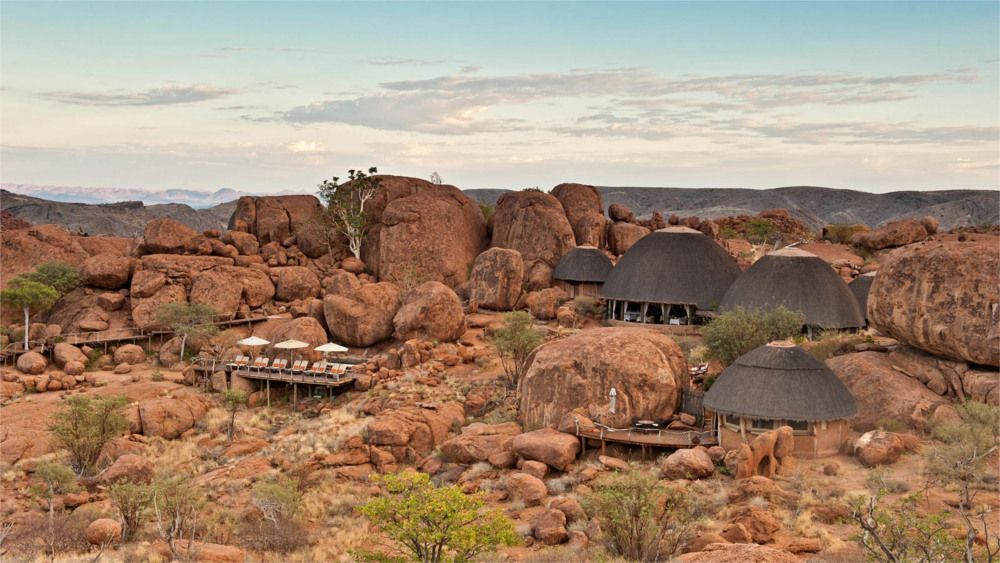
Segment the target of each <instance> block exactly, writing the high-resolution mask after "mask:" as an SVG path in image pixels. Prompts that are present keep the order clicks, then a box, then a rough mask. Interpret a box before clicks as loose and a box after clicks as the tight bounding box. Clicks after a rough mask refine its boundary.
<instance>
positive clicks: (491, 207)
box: [479, 201, 497, 221]
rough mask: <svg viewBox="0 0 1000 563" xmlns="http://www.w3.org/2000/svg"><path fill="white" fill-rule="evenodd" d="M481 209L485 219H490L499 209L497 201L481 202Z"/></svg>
mask: <svg viewBox="0 0 1000 563" xmlns="http://www.w3.org/2000/svg"><path fill="white" fill-rule="evenodd" d="M479 210H480V211H482V212H483V219H485V220H487V221H489V220H490V217H492V216H493V212H494V211H496V210H497V206H496V204H495V203H483V202H481V201H480V202H479Z"/></svg>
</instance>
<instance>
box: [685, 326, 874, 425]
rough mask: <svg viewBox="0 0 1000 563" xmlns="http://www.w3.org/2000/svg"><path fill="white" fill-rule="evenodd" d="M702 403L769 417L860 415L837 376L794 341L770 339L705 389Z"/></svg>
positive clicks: (818, 418) (814, 419)
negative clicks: (770, 340)
mask: <svg viewBox="0 0 1000 563" xmlns="http://www.w3.org/2000/svg"><path fill="white" fill-rule="evenodd" d="M703 404H704V406H705V408H706V409H709V410H712V411H714V412H717V413H722V414H727V415H735V416H744V417H748V418H763V419H767V420H806V421H809V422H819V421H823V420H838V419H842V418H851V417H853V416H855V415H857V414H858V405H857V403H855V402H854V397H853V396H852V395H851V392H850V391H849V390H848V389H847V386H845V385H844V384H843V382H841V381H840V379H838V378H837V375H836V374H834V373H833V371H831V370H830V368H828V367H826V364H824V363H823V362H822V361H820V360H818V359H816V357H815V356H813V355H812V354H810V353H809V352H806V351H805V350H803V349H802V348H799V347H798V346H795V345H794V344H792V343H791V342H772V343H771V344H765V345H764V346H761V347H759V348H756V349H754V350H752V351H750V352H748V353H746V354H744V355H742V356H740V357H739V358H738V359H737V360H736V362H735V363H733V365H731V366H729V367H728V368H726V370H725V371H724V372H722V374H721V375H720V376H719V378H718V379H717V380H716V381H715V383H714V384H712V387H711V388H710V389H709V390H708V392H706V393H705V399H704V402H703Z"/></svg>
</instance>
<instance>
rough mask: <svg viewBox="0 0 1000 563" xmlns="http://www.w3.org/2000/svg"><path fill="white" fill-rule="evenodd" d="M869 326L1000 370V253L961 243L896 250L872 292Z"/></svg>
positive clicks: (936, 352)
mask: <svg viewBox="0 0 1000 563" xmlns="http://www.w3.org/2000/svg"><path fill="white" fill-rule="evenodd" d="M921 228H923V227H921ZM868 321H869V324H870V325H871V326H873V327H874V328H876V329H878V330H879V331H880V332H882V333H883V334H885V335H887V336H891V337H892V338H895V339H896V340H899V341H900V342H905V343H906V344H909V345H910V346H913V347H914V348H919V349H921V350H924V351H925V352H929V353H931V354H934V355H935V356H940V357H942V358H947V359H951V360H960V361H964V362H969V363H973V364H982V365H989V366H994V367H997V366H1000V253H998V252H997V249H996V247H995V246H991V245H978V244H969V243H961V242H957V241H956V242H951V241H949V242H937V241H934V242H927V243H923V244H918V245H913V246H908V247H905V248H900V249H897V250H895V251H893V252H892V254H891V255H890V256H889V257H888V258H887V259H886V260H885V261H884V262H883V263H882V267H881V268H880V269H879V271H878V275H877V276H875V280H874V281H873V282H872V285H871V289H870V290H869V292H868Z"/></svg>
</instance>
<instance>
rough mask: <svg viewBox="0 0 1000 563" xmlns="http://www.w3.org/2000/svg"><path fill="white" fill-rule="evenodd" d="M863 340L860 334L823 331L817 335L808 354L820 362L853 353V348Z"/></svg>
mask: <svg viewBox="0 0 1000 563" xmlns="http://www.w3.org/2000/svg"><path fill="white" fill-rule="evenodd" d="M864 339H865V337H864V336H862V335H860V334H850V333H848V332H843V331H839V330H824V331H822V332H820V333H819V335H817V337H816V339H815V340H814V342H815V343H814V344H813V346H812V347H811V348H810V349H809V351H810V352H812V354H813V355H814V356H816V357H817V358H819V359H821V360H826V359H828V358H833V357H835V356H842V355H844V354H849V353H851V352H853V351H854V346H856V345H858V344H860V343H861V342H863V341H864Z"/></svg>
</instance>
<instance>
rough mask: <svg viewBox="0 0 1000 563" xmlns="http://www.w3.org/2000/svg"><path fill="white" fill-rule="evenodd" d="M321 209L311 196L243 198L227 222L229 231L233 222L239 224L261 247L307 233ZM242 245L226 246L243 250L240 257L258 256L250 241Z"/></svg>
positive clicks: (314, 197)
mask: <svg viewBox="0 0 1000 563" xmlns="http://www.w3.org/2000/svg"><path fill="white" fill-rule="evenodd" d="M322 208H323V206H322V205H320V202H319V199H317V198H316V196H314V195H282V196H261V197H251V196H243V197H241V198H240V199H239V200H238V201H237V202H236V211H234V212H233V216H232V217H231V218H230V219H229V229H230V230H234V227H235V226H236V223H237V222H238V221H242V222H243V223H245V224H246V225H247V230H248V231H249V233H250V234H251V235H254V236H255V237H256V239H257V244H258V245H260V246H263V245H265V244H267V243H269V242H277V243H278V244H281V243H282V242H283V241H284V240H285V239H286V238H288V237H289V236H290V235H293V234H296V233H297V232H298V231H300V230H306V227H307V226H309V225H311V223H312V222H313V218H314V217H315V216H316V213H317V212H318V211H319V210H320V209H322ZM244 239H245V237H244ZM234 240H235V238H234ZM227 242H229V241H227ZM244 242H245V244H243V245H236V244H235V242H229V244H233V245H234V246H237V248H242V250H241V253H242V254H256V253H257V252H255V251H253V245H252V244H251V243H250V241H249V239H245V240H244ZM307 246H308V245H307ZM311 257H312V258H316V257H317V256H311Z"/></svg>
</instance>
